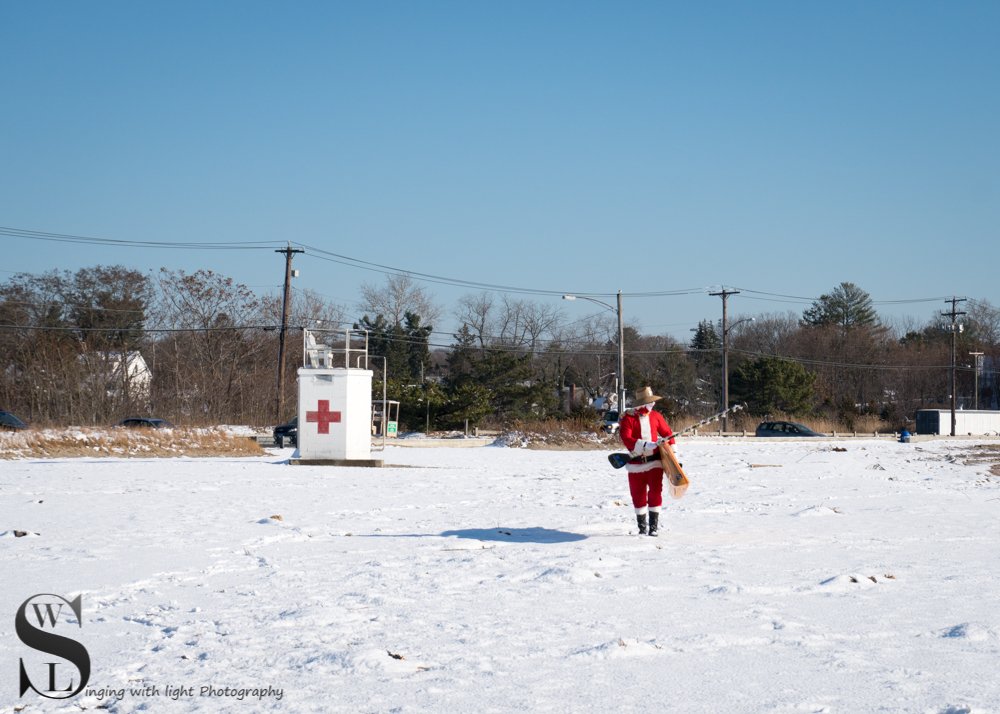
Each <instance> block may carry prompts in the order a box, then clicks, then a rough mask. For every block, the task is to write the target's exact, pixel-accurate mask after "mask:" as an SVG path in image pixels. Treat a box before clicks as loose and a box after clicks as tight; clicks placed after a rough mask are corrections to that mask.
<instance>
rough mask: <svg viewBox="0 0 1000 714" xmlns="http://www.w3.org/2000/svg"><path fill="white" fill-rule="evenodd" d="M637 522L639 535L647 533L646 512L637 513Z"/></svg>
mask: <svg viewBox="0 0 1000 714" xmlns="http://www.w3.org/2000/svg"><path fill="white" fill-rule="evenodd" d="M635 522H636V523H638V524H639V535H646V514H645V513H643V514H641V515H640V514H636V516H635Z"/></svg>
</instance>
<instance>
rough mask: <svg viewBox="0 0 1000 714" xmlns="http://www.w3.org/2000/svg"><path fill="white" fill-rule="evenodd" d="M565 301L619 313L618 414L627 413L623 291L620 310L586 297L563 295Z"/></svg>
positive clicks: (619, 298) (619, 301)
mask: <svg viewBox="0 0 1000 714" xmlns="http://www.w3.org/2000/svg"><path fill="white" fill-rule="evenodd" d="M562 299H563V300H576V299H580V300H589V301H590V302H592V303H596V304H598V305H600V306H601V307H604V308H607V309H608V310H611V312H617V313H618V389H617V392H618V395H617V396H618V413H619V414H623V413H624V412H625V324H624V323H623V322H622V291H621V290H619V291H618V308H617V309H615V308H614V307H612V306H611V305H608V304H607V303H606V302H602V301H601V300H597V299H595V298H592V297H587V296H586V295H563V296H562Z"/></svg>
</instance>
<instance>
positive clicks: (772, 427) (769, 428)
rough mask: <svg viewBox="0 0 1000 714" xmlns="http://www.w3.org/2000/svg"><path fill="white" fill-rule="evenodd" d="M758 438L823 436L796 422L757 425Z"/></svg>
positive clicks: (774, 422) (773, 422) (769, 422)
mask: <svg viewBox="0 0 1000 714" xmlns="http://www.w3.org/2000/svg"><path fill="white" fill-rule="evenodd" d="M755 435H756V436H823V435H822V434H817V433H816V432H815V431H813V430H812V429H810V428H809V427H808V426H806V425H805V424H799V423H798V422H794V421H764V422H761V423H760V424H758V425H757V431H756V432H755Z"/></svg>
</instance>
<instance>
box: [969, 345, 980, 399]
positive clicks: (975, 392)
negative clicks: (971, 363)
mask: <svg viewBox="0 0 1000 714" xmlns="http://www.w3.org/2000/svg"><path fill="white" fill-rule="evenodd" d="M969 356H970V357H975V358H976V366H975V372H974V374H975V377H974V379H973V383H974V384H975V386H974V387H973V388H972V404H973V407H972V408H973V409H979V368H980V365H981V364H982V362H980V361H979V358H980V357H982V356H983V353H982V352H970V353H969Z"/></svg>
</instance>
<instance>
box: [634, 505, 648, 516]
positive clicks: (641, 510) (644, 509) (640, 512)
mask: <svg viewBox="0 0 1000 714" xmlns="http://www.w3.org/2000/svg"><path fill="white" fill-rule="evenodd" d="M647 513H649V508H648V507H647V506H643V507H642V508H636V509H635V515H637V516H645V515H646V514H647Z"/></svg>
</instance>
